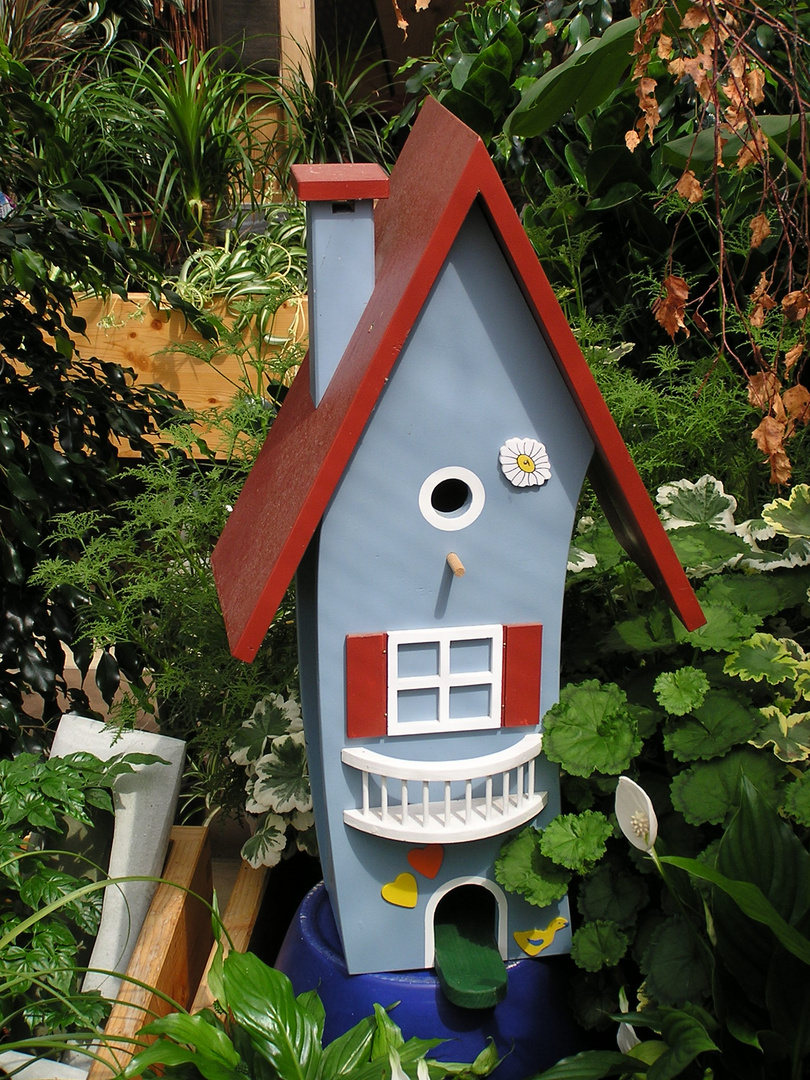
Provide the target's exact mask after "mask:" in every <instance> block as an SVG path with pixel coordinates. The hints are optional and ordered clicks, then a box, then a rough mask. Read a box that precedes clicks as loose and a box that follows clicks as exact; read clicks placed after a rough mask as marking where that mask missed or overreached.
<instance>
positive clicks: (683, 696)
mask: <svg viewBox="0 0 810 1080" xmlns="http://www.w3.org/2000/svg"><path fill="white" fill-rule="evenodd" d="M654 689H655V696H656V698H657V699H658V704H659V705H660V706H661V708H662V709H666V711H667V712H668V713H670V715H671V716H685V715H686V713H690V712H693V711H694V710H695V709H697V708H698V706H700V705H702V704H703V699H704V698H705V697H706V693H707V691H708V689H709V680H708V679H707V678H706V673H705V672H703V671H700V670H699V669H698V668H693V667H683V668H680V670H678V671H664V672H662V673H661V674H660V675H659V676H658V678H657V679H656V680H655V687H654Z"/></svg>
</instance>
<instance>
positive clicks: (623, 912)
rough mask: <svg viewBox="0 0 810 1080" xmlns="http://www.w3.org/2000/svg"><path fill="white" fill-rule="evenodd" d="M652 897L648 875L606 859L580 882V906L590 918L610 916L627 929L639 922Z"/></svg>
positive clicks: (608, 917)
mask: <svg viewBox="0 0 810 1080" xmlns="http://www.w3.org/2000/svg"><path fill="white" fill-rule="evenodd" d="M648 896H649V892H648V889H647V883H646V882H645V881H644V878H642V877H641V876H640V875H638V874H630V873H627V872H626V871H624V870H622V869H621V868H620V867H618V866H615V865H613V864H612V863H610V862H605V861H603V862H601V863H600V864H599V866H598V867H597V868H596V869H595V870H594V872H593V873H592V874H591V875H590V876H589V877H588V878H586V879H585V880H584V881H583V882H582V883H581V884H580V886H579V895H578V896H577V908H578V909H579V912H580V914H581V915H582V916H583V917H584V918H585V919H588V920H589V921H595V920H597V919H606V920H608V921H610V922H614V923H616V925H617V926H620V927H622V928H626V927H629V926H632V925H633V924H634V923H635V921H636V917H637V915H638V913H639V911H641V909H642V908H643V907H644V905H645V904H646V903H647V899H648Z"/></svg>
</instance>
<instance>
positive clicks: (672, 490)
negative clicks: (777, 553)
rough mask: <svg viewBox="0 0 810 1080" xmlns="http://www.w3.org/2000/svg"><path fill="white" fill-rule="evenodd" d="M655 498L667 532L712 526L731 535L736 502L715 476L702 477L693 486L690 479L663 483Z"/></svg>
mask: <svg viewBox="0 0 810 1080" xmlns="http://www.w3.org/2000/svg"><path fill="white" fill-rule="evenodd" d="M655 498H656V502H658V503H659V505H660V506H662V507H663V510H662V511H661V520H662V521H663V523H664V528H665V529H682V528H684V527H685V526H688V525H710V526H711V527H712V528H713V529H722V530H723V531H724V532H731V531H732V530H733V528H734V511H735V510H736V509H737V500H736V499H735V498H734V496H733V495H727V494H726V492H725V490H724V488H723V484H722V482H721V481H720V480H717V479H716V478H715V477H713V476H708V475H707V476H701V478H700V479H699V480H697V481H696V482H695V483H694V484H693V483H691V482H690V481H689V480H678V481H677V482H676V483H674V484H664V485H662V487H660V488H659V489H658V493H657V494H656V497H655Z"/></svg>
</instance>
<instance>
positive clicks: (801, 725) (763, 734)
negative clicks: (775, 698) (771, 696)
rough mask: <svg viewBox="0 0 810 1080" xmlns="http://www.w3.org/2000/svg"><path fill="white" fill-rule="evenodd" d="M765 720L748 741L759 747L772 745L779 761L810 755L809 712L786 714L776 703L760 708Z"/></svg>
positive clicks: (799, 759) (799, 758)
mask: <svg viewBox="0 0 810 1080" xmlns="http://www.w3.org/2000/svg"><path fill="white" fill-rule="evenodd" d="M760 711H761V713H762V715H763V716H764V717H765V720H766V722H765V723H764V724H763V725H762V727H761V728H760V729H759V731H757V733H756V735H754V736H753V737H752V738H751V739H750V742H751V744H752V745H753V746H757V747H759V748H760V749H764V747H766V746H769V745H772V746H773V752H774V754H775V755H776V756H777V757H778V758H779V760H780V761H804V760H805V759H806V758H807V757H808V756H810V713H792V714H791V715H789V716H788V715H786V714H785V713H783V712H782V710H781V709H779V708H778V707H777V706H776V705H767V706H766V707H765V708H764V709H761V710H760Z"/></svg>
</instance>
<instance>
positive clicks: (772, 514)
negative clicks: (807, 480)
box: [762, 484, 810, 537]
mask: <svg viewBox="0 0 810 1080" xmlns="http://www.w3.org/2000/svg"><path fill="white" fill-rule="evenodd" d="M762 517H763V518H764V520H765V521H767V522H768V524H769V525H770V526H771V527H772V528H774V529H776V531H777V532H779V533H782V534H783V535H784V536H794V537H810V486H808V485H807V484H797V485H796V487H795V488H793V490H792V491H791V493H790V495H789V496H788V498H787V499H775V500H774V501H773V502H772V503H768V505H767V506H766V507H765V508H764V509H763V511H762Z"/></svg>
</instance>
